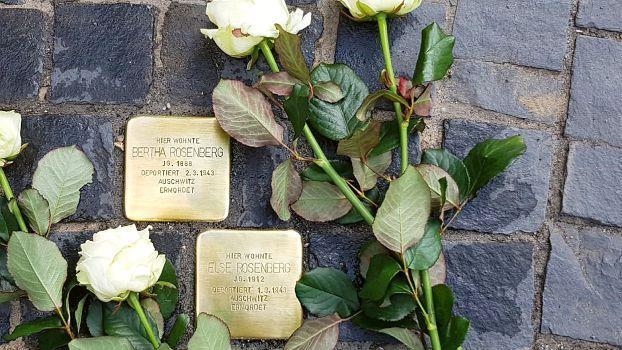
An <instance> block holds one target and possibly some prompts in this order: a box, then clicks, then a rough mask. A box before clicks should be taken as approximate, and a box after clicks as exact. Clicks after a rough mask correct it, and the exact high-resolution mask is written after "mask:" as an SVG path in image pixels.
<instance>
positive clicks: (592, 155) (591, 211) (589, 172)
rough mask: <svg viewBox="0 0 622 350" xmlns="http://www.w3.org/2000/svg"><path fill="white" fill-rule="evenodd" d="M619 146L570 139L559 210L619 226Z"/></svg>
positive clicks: (621, 164)
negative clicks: (562, 197)
mask: <svg viewBox="0 0 622 350" xmlns="http://www.w3.org/2000/svg"><path fill="white" fill-rule="evenodd" d="M620 179H622V149H619V148H613V147H605V146H602V147H601V146H596V147H593V146H589V145H583V144H578V143H571V145H570V153H569V155H568V174H567V175H566V185H565V186H564V200H563V208H562V212H563V213H564V214H568V215H572V216H578V217H582V218H585V219H591V220H596V221H598V222H601V223H603V224H607V225H615V226H620V227H622V211H620V207H622V188H620Z"/></svg>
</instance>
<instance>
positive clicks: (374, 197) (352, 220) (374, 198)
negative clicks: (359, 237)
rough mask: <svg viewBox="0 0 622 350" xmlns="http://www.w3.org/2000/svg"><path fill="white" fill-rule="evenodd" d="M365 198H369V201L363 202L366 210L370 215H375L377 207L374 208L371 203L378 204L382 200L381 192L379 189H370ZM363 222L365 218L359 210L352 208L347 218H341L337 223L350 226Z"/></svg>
mask: <svg viewBox="0 0 622 350" xmlns="http://www.w3.org/2000/svg"><path fill="white" fill-rule="evenodd" d="M365 196H366V197H367V200H364V201H363V205H364V206H365V208H367V210H369V212H370V213H375V212H376V206H372V204H371V203H370V202H369V201H371V202H373V203H377V202H378V200H379V198H380V190H379V189H378V187H374V188H372V189H370V190H369V191H367V192H365ZM362 221H365V218H363V216H361V214H360V213H359V212H358V210H356V209H355V208H352V209H350V211H349V212H348V213H347V214H346V215H345V216H342V217H340V218H339V219H338V220H337V223H339V224H342V225H350V224H356V223H359V222H362Z"/></svg>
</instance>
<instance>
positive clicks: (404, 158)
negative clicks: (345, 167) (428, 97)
mask: <svg viewBox="0 0 622 350" xmlns="http://www.w3.org/2000/svg"><path fill="white" fill-rule="evenodd" d="M376 19H377V21H378V30H379V32H380V44H381V46H382V53H383V55H384V61H385V64H386V70H387V75H388V76H389V80H390V82H391V86H390V87H389V88H390V89H391V91H393V92H395V93H397V84H396V83H395V73H394V71H393V62H392V59H391V45H390V42H389V28H388V24H387V14H386V13H379V14H378V15H377V16H376ZM394 106H395V115H396V120H397V123H398V125H399V130H400V148H401V152H400V156H401V169H402V173H403V172H405V171H406V169H407V168H408V165H409V160H408V158H409V157H408V121H405V120H404V118H403V116H402V106H401V105H400V104H399V103H398V102H396V103H394ZM405 268H406V267H405ZM419 274H420V277H421V284H422V286H423V295H424V298H425V304H426V305H425V306H426V309H427V310H426V311H427V314H428V316H429V317H428V318H427V321H428V324H427V328H428V333H429V334H430V341H431V343H432V349H434V350H441V342H440V338H439V335H438V328H437V326H436V315H435V313H434V299H433V296H432V283H431V282H430V273H429V272H428V270H422V271H420V272H419ZM415 293H416V291H415Z"/></svg>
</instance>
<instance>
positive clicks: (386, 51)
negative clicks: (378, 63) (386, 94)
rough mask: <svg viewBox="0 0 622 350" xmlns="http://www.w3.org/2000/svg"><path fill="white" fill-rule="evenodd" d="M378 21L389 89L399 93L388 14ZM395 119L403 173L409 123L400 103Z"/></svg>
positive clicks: (405, 162)
mask: <svg viewBox="0 0 622 350" xmlns="http://www.w3.org/2000/svg"><path fill="white" fill-rule="evenodd" d="M376 19H377V21H378V30H379V32H380V45H381V46H382V55H383V56H384V62H385V66H386V70H387V75H388V76H389V80H390V82H391V86H389V89H390V90H391V91H392V92H394V93H397V82H396V81H395V72H394V70H393V60H392V58H391V44H390V42H389V25H388V23H387V14H386V13H379V14H378V15H377V16H376ZM393 106H394V108H395V117H396V118H395V119H396V120H397V125H398V128H399V130H400V151H401V152H400V157H401V161H402V162H401V169H402V173H404V172H405V171H406V169H408V165H409V164H408V163H409V161H408V158H409V157H408V121H406V120H404V117H403V115H402V105H401V104H400V103H399V102H394V103H393Z"/></svg>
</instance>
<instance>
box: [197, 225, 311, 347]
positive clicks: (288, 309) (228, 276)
mask: <svg viewBox="0 0 622 350" xmlns="http://www.w3.org/2000/svg"><path fill="white" fill-rule="evenodd" d="M301 275H302V240H301V238H300V235H299V234H298V233H297V232H295V231H226V230H222V231H208V232H205V233H203V234H201V235H200V236H199V238H198V240H197V279H196V281H197V282H196V283H197V285H196V295H197V314H198V313H201V312H205V313H208V314H212V315H216V316H217V317H219V318H221V319H222V320H223V321H224V322H225V323H226V324H227V325H228V326H229V330H230V331H231V336H232V337H233V338H235V339H286V338H289V336H291V335H292V333H294V331H295V330H296V329H298V327H300V325H301V323H302V307H301V306H300V302H298V299H297V298H296V292H295V288H296V282H297V281H298V280H299V279H300V276H301Z"/></svg>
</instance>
